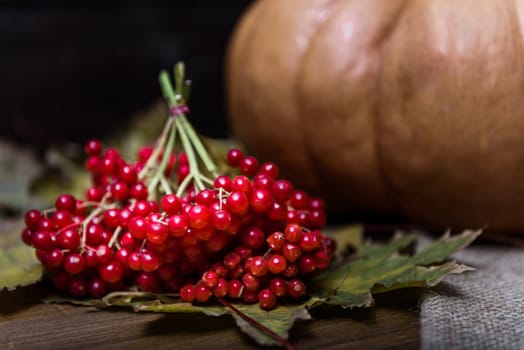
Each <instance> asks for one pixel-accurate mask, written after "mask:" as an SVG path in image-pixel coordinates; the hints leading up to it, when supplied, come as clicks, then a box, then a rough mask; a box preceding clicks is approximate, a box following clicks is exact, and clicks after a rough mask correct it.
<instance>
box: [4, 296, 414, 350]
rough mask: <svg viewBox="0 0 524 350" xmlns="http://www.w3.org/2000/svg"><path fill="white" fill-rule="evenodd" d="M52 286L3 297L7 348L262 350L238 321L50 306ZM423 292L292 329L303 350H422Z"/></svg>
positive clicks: (318, 315) (324, 314)
mask: <svg viewBox="0 0 524 350" xmlns="http://www.w3.org/2000/svg"><path fill="white" fill-rule="evenodd" d="M46 293H47V290H46V288H43V287H41V286H39V287H26V288H19V289H18V290H16V291H14V292H11V293H8V292H6V291H3V292H2V293H1V294H0V315H1V318H0V349H74V348H78V349H84V348H94V349H123V348H125V349H128V350H131V349H141V350H143V349H152V348H158V347H160V348H162V349H177V350H184V349H187V350H190V349H203V348H211V349H226V348H227V349H252V348H253V349H254V348H257V345H256V343H254V342H253V341H252V340H251V339H250V338H249V337H247V336H246V335H244V334H242V333H241V332H240V331H239V330H238V329H237V328H236V326H235V324H234V321H233V319H232V318H230V317H227V316H224V317H219V318H214V317H206V316H203V315H198V314H148V313H141V314H136V313H133V312H129V311H125V310H117V311H106V310H103V311H100V310H96V309H95V308H91V307H79V306H72V305H47V304H42V303H38V302H37V300H38V299H39V298H40V297H42V296H45V294H46ZM416 305H417V293H416V291H401V292H395V293H390V294H387V295H383V296H381V297H379V298H378V299H377V305H376V307H374V308H372V309H358V310H340V309H329V308H328V309H325V308H323V309H316V310H313V316H314V317H315V320H314V321H309V322H299V323H298V324H297V325H296V326H295V327H294V328H293V329H292V331H291V338H290V339H291V341H292V342H293V344H295V345H296V347H297V348H298V349H350V348H355V349H361V348H365V349H383V348H389V349H391V348H393V349H394V348H403V349H411V348H418V347H419V335H418V334H419V324H418V312H417V310H416Z"/></svg>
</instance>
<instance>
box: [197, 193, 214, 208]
mask: <svg viewBox="0 0 524 350" xmlns="http://www.w3.org/2000/svg"><path fill="white" fill-rule="evenodd" d="M215 199H216V194H215V191H213V190H210V189H204V190H202V191H200V192H199V193H198V194H197V196H196V202H197V203H198V204H202V205H203V206H205V207H209V206H210V205H211V204H212V203H213V202H214V201H215Z"/></svg>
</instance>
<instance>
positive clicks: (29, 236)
mask: <svg viewBox="0 0 524 350" xmlns="http://www.w3.org/2000/svg"><path fill="white" fill-rule="evenodd" d="M22 241H23V242H24V243H25V244H27V245H29V246H30V245H31V244H32V241H33V231H31V230H30V229H29V228H27V227H26V228H24V229H23V230H22Z"/></svg>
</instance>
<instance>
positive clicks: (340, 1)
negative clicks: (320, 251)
mask: <svg viewBox="0 0 524 350" xmlns="http://www.w3.org/2000/svg"><path fill="white" fill-rule="evenodd" d="M344 3H345V2H344V0H330V1H328V2H327V3H326V4H325V9H327V10H329V11H330V14H329V15H328V16H325V17H324V18H323V19H322V21H319V22H317V23H315V29H314V30H313V33H312V35H311V37H310V40H309V41H308V45H307V48H306V49H304V50H303V51H302V55H301V57H300V59H299V62H300V65H299V67H298V69H297V74H295V76H294V82H293V86H294V88H293V90H294V102H293V103H294V104H295V105H296V106H297V109H298V113H299V115H306V113H304V110H305V106H304V104H303V103H301V102H300V99H301V98H302V96H301V95H302V94H301V92H300V85H301V82H302V80H303V74H304V66H305V63H306V61H307V56H308V54H309V51H310V50H311V49H312V44H313V43H314V42H315V38H316V37H317V36H318V35H319V33H320V31H321V29H322V27H323V26H324V25H325V24H326V23H328V22H329V21H330V20H331V18H332V17H333V16H335V15H336V14H337V10H339V9H340V7H342V6H344ZM335 5H338V6H335ZM317 118H318V119H317V121H318V122H319V123H321V122H322V121H321V120H320V119H321V118H322V116H317ZM301 136H302V140H303V141H304V142H303V144H304V149H303V151H304V156H305V158H306V159H307V162H308V164H310V166H309V168H310V169H311V173H310V175H311V176H312V177H313V180H312V181H313V183H314V184H315V188H307V190H309V191H312V194H314V195H318V196H322V194H323V193H325V192H326V183H327V182H326V181H325V177H324V176H323V173H322V171H321V169H319V167H316V166H313V164H315V163H318V159H317V157H316V156H315V155H314V153H313V149H312V148H311V143H310V142H306V141H307V140H308V139H309V136H310V135H307V131H306V129H304V128H302V132H301ZM326 204H327V205H328V206H330V208H329V210H332V207H333V206H332V205H331V202H327V203H326ZM334 210H335V212H336V211H337V206H336V205H335V206H334Z"/></svg>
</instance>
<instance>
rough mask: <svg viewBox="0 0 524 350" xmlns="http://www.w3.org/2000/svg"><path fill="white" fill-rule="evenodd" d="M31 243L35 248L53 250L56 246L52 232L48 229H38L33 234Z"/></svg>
mask: <svg viewBox="0 0 524 350" xmlns="http://www.w3.org/2000/svg"><path fill="white" fill-rule="evenodd" d="M31 243H32V244H33V247H34V248H35V249H39V250H51V249H52V248H53V247H54V244H53V239H52V238H51V233H50V232H48V231H36V232H34V233H33V234H32V237H31Z"/></svg>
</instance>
